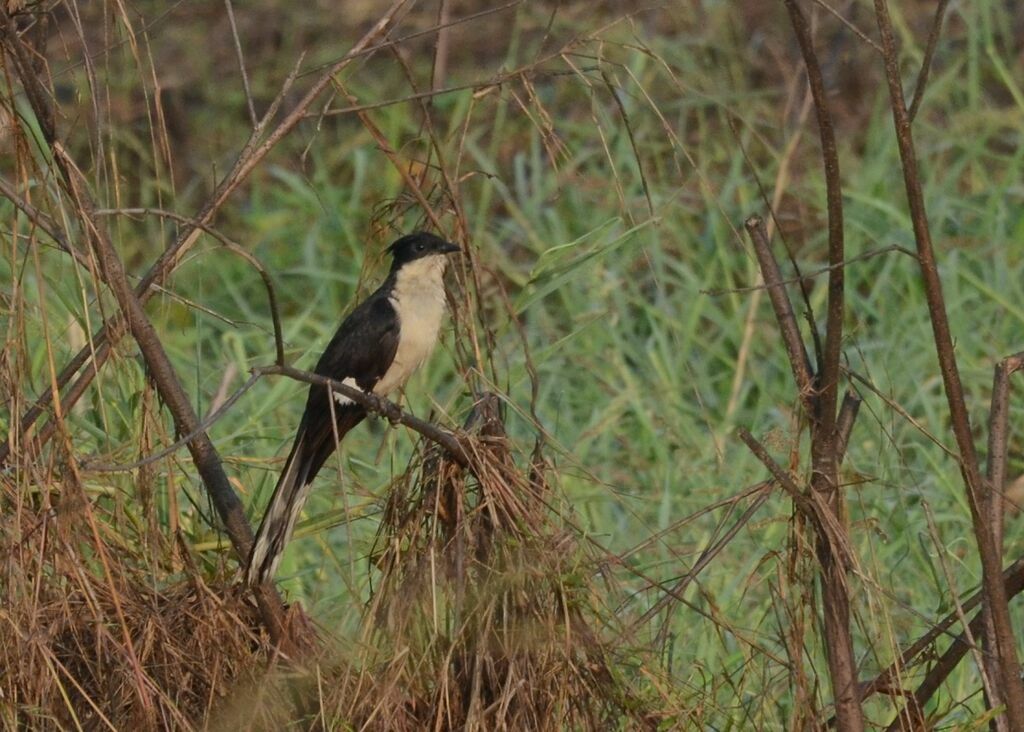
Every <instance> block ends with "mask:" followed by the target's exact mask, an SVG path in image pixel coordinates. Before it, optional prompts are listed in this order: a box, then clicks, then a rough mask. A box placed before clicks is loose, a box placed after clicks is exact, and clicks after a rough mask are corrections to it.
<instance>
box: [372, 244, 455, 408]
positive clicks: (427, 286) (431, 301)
mask: <svg viewBox="0 0 1024 732" xmlns="http://www.w3.org/2000/svg"><path fill="white" fill-rule="evenodd" d="M446 263H447V259H446V258H445V257H444V256H443V255H438V256H431V257H424V258H423V259H417V260H416V261H414V262H409V263H408V264H406V265H405V266H404V267H402V268H401V269H400V270H398V274H397V276H396V278H395V287H394V290H393V291H392V293H391V298H390V301H391V305H392V307H394V308H395V312H396V313H398V322H399V328H398V334H399V338H398V350H397V351H396V352H395V360H394V362H392V364H391V367H390V368H389V369H388V370H387V372H385V374H384V376H383V377H382V378H381V380H380V381H378V382H377V385H376V386H375V387H374V388H373V393H374V394H376V395H377V396H385V395H387V394H389V393H390V392H392V391H394V390H395V389H397V388H398V387H400V386H402V385H403V384H404V383H405V382H406V380H407V379H408V378H409V377H410V376H411V375H412V373H413V372H414V371H415V370H416V369H418V368H419V367H420V366H421V365H422V364H423V362H424V361H426V360H427V358H428V357H429V356H430V354H431V352H432V351H433V350H434V346H436V345H437V336H438V333H439V332H440V330H441V320H442V318H443V317H444V282H443V277H444V269H445V265H446Z"/></svg>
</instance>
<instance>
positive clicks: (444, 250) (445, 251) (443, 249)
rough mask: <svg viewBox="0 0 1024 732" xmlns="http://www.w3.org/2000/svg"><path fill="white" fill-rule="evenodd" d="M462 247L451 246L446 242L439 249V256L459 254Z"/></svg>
mask: <svg viewBox="0 0 1024 732" xmlns="http://www.w3.org/2000/svg"><path fill="white" fill-rule="evenodd" d="M461 251H462V247H460V246H459V245H458V244H452V243H451V242H450V241H446V242H445V243H444V246H442V247H441V252H440V253H441V254H454V253H455V252H461Z"/></svg>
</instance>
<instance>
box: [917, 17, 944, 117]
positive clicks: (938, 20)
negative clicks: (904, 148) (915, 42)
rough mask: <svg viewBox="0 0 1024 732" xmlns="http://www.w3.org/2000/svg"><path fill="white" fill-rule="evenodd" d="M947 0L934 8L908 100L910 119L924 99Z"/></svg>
mask: <svg viewBox="0 0 1024 732" xmlns="http://www.w3.org/2000/svg"><path fill="white" fill-rule="evenodd" d="M948 5H949V0H939V4H938V6H936V8H935V18H934V19H933V20H932V29H931V31H930V32H929V33H928V45H927V46H926V47H925V49H924V60H923V61H921V71H920V72H918V74H917V85H916V86H915V87H914V98H913V99H912V100H911V102H910V112H909V113H908V114H909V116H910V121H911V122H913V121H914V120H915V119H916V118H917V111H918V109H919V108H920V107H921V100H922V99H924V89H925V87H926V86H927V85H928V75H929V73H930V72H931V69H932V59H933V58H934V57H935V49H936V47H937V46H938V45H939V34H940V33H942V20H943V18H945V16H946V6H948Z"/></svg>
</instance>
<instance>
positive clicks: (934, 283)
mask: <svg viewBox="0 0 1024 732" xmlns="http://www.w3.org/2000/svg"><path fill="white" fill-rule="evenodd" d="M874 5H875V15H876V17H877V20H878V29H879V34H880V36H881V40H882V50H883V54H882V55H883V58H884V61H885V72H886V80H887V82H888V86H889V99H890V106H891V107H892V115H893V126H894V127H895V130H896V143H897V146H898V148H899V151H900V161H901V163H902V167H903V180H904V184H905V186H906V191H907V201H908V204H909V206H910V219H911V222H912V224H913V228H914V240H915V242H916V244H917V254H918V262H919V265H920V269H921V276H922V280H923V283H924V291H925V299H926V300H927V302H928V314H929V316H930V318H931V323H932V334H933V337H934V340H935V349H936V352H937V354H938V360H939V370H940V371H941V373H942V381H943V385H944V387H945V393H946V401H947V402H948V405H949V414H950V419H951V421H952V425H953V434H954V436H955V437H956V443H957V448H958V450H959V451H960V470H961V473H962V475H963V479H964V484H965V487H966V491H967V503H968V505H969V507H970V510H971V521H972V524H973V528H974V534H975V538H976V541H977V543H978V553H979V555H980V558H981V567H982V586H983V587H984V589H985V593H986V600H987V603H988V605H989V608H990V612H991V614H992V622H993V626H994V630H995V634H994V635H995V637H994V638H992V639H991V640H992V641H993V642H992V644H991V645H990V647H989V650H990V651H992V652H994V653H995V654H996V656H997V657H998V658H999V665H1000V669H1001V674H1000V680H999V681H1000V683H999V686H1000V688H1001V689H1002V691H1003V693H1004V694H1005V695H1006V718H1007V721H1008V723H1009V726H1010V727H1011V728H1012V729H1024V683H1022V681H1021V676H1020V662H1019V661H1018V659H1017V649H1016V640H1015V638H1014V634H1013V625H1012V623H1011V620H1010V612H1009V607H1008V605H1007V598H1006V588H1005V587H1004V585H1003V582H1002V580H1001V571H1002V558H1001V556H1000V555H999V553H998V551H997V549H996V546H995V544H994V541H993V536H992V531H991V527H990V526H989V525H988V522H987V521H986V520H985V515H984V508H983V501H984V495H985V488H984V483H983V480H984V479H983V478H982V476H981V471H980V468H979V462H978V454H977V450H976V448H975V446H974V437H973V433H972V431H971V421H970V415H969V413H968V411H967V405H966V401H965V399H964V391H963V385H962V384H961V381H960V370H959V368H958V366H957V362H956V352H955V350H954V348H953V337H952V334H951V332H950V328H949V318H948V316H947V314H946V305H945V299H944V297H943V295H942V281H941V279H940V277H939V270H938V265H937V263H936V261H935V251H934V247H933V246H932V238H931V230H930V228H929V225H928V216H927V212H926V210H925V204H924V192H923V189H922V186H921V179H920V174H919V172H918V168H917V155H916V153H915V151H914V138H913V132H912V129H911V122H910V116H909V114H908V112H907V107H906V100H905V99H904V97H903V87H902V82H901V78H900V69H899V56H898V53H897V51H896V39H895V36H894V34H893V29H892V20H891V19H890V17H889V7H888V3H887V1H886V0H874Z"/></svg>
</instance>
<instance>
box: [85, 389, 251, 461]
mask: <svg viewBox="0 0 1024 732" xmlns="http://www.w3.org/2000/svg"><path fill="white" fill-rule="evenodd" d="M259 380H260V374H252V375H251V376H250V377H249V379H248V380H247V381H246V382H245V383H244V384H242V385H241V386H240V387H239V388H238V390H237V391H235V393H234V394H232V395H231V396H229V397H228V398H227V399H225V400H224V401H223V402H222V403H221V404H220V405H219V406H218V407H217V408H216V409H215V410H213V411H212V412H210V413H209V414H207V415H206V416H205V417H203V420H202V421H201V422H200V423H199V424H197V425H196V428H195V429H194V430H192V431H191V432H189V433H188V434H187V435H185V436H184V437H181V438H179V439H178V440H177V441H176V442H174V443H173V444H171V445H168V446H167V447H165V448H164V449H163V450H160V451H159V452H156V453H153V454H152V455H148V456H147V457H144V458H142V459H141V460H136V461H135V462H132V463H123V464H120V465H114V464H111V463H93V462H89V461H87V460H83V461H81V463H80V464H79V467H80V468H81V469H82V470H83V471H85V472H89V473H130V472H132V471H133V470H138V469H139V468H144V467H146V466H147V465H152V464H153V463H156V462H159V461H161V460H163V459H164V458H166V457H170V456H171V455H173V454H174V453H176V452H177V451H178V450H180V449H181V448H183V447H185V446H187V445H188V443H190V442H192V440H195V439H196V438H198V437H199V436H200V435H201V434H202V433H204V432H206V431H207V430H209V429H210V427H212V426H213V425H214V424H215V423H216V422H217V421H218V420H219V419H220V418H221V417H223V416H224V415H225V414H227V412H228V410H229V409H231V407H233V406H234V405H235V403H236V402H237V401H238V400H239V399H241V398H242V396H243V395H244V394H245V393H246V392H247V391H249V389H251V388H252V387H253V386H254V385H255V384H256V382H257V381H259Z"/></svg>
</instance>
